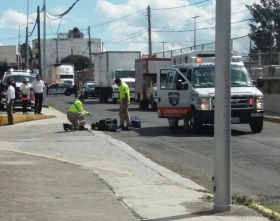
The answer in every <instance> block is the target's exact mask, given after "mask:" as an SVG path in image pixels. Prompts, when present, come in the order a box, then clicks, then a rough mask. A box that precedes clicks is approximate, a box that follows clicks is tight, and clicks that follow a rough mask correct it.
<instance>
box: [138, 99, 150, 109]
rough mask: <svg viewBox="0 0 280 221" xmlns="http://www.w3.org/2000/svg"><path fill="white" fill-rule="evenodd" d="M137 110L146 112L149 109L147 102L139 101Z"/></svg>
mask: <svg viewBox="0 0 280 221" xmlns="http://www.w3.org/2000/svg"><path fill="white" fill-rule="evenodd" d="M139 108H140V109H141V110H147V109H148V108H149V103H148V102H147V101H140V102H139Z"/></svg>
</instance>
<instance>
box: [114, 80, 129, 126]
mask: <svg viewBox="0 0 280 221" xmlns="http://www.w3.org/2000/svg"><path fill="white" fill-rule="evenodd" d="M115 83H116V85H118V87H119V100H118V103H119V104H120V108H119V115H120V128H125V127H124V121H126V123H127V126H126V127H131V122H130V116H129V113H128V106H129V104H130V91H129V87H128V85H127V84H126V83H125V82H122V81H121V79H119V78H117V79H116V80H115Z"/></svg>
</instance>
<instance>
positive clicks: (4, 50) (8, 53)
mask: <svg viewBox="0 0 280 221" xmlns="http://www.w3.org/2000/svg"><path fill="white" fill-rule="evenodd" d="M17 55H18V46H16V45H15V46H0V62H5V63H17V62H18V56H17Z"/></svg>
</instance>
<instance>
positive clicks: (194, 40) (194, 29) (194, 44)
mask: <svg viewBox="0 0 280 221" xmlns="http://www.w3.org/2000/svg"><path fill="white" fill-rule="evenodd" d="M198 17H199V16H194V17H192V18H194V28H193V31H194V39H193V42H194V43H193V46H194V50H196V18H198Z"/></svg>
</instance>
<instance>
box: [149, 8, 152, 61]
mask: <svg viewBox="0 0 280 221" xmlns="http://www.w3.org/2000/svg"><path fill="white" fill-rule="evenodd" d="M148 35H149V58H151V57H152V31H151V8H150V6H148Z"/></svg>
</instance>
